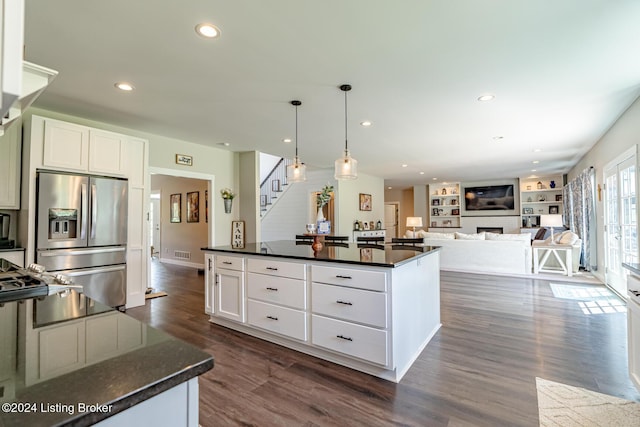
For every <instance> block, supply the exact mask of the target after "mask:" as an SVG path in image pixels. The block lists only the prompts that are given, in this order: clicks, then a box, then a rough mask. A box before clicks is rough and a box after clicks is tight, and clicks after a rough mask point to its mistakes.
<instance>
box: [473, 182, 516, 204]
mask: <svg viewBox="0 0 640 427" xmlns="http://www.w3.org/2000/svg"><path fill="white" fill-rule="evenodd" d="M513 197H514V196H513V184H503V185H485V186H481V187H465V189H464V206H465V209H466V210H467V211H504V210H513V209H514V198H513Z"/></svg>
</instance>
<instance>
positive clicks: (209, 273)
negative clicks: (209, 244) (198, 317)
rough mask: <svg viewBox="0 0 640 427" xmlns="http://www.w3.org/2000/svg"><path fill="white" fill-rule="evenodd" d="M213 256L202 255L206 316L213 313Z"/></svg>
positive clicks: (214, 280)
mask: <svg viewBox="0 0 640 427" xmlns="http://www.w3.org/2000/svg"><path fill="white" fill-rule="evenodd" d="M213 261H214V256H213V255H212V254H209V253H206V254H204V263H205V266H206V269H205V270H204V312H205V313H207V314H213V313H214V310H213V308H214V300H213V297H214V287H215V282H216V275H215V274H214V271H213Z"/></svg>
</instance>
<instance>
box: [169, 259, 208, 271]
mask: <svg viewBox="0 0 640 427" xmlns="http://www.w3.org/2000/svg"><path fill="white" fill-rule="evenodd" d="M160 262H162V263H165V264H175V265H181V266H183V267H191V268H197V269H200V270H204V264H198V263H196V262H188V261H182V260H179V259H172V258H160Z"/></svg>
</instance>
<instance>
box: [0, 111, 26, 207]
mask: <svg viewBox="0 0 640 427" xmlns="http://www.w3.org/2000/svg"><path fill="white" fill-rule="evenodd" d="M21 125H22V122H21V121H20V120H17V121H16V122H14V123H13V124H11V125H10V126H9V127H8V128H7V129H6V130H5V133H4V135H2V136H0V209H20V156H21V154H22V150H21V140H22V138H21V135H20V130H21V128H22V126H21Z"/></svg>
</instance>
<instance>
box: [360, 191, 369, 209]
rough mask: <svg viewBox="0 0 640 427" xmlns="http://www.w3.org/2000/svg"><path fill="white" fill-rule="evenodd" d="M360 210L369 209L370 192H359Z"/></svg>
mask: <svg viewBox="0 0 640 427" xmlns="http://www.w3.org/2000/svg"><path fill="white" fill-rule="evenodd" d="M360 210H361V211H370V210H371V194H363V193H360Z"/></svg>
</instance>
